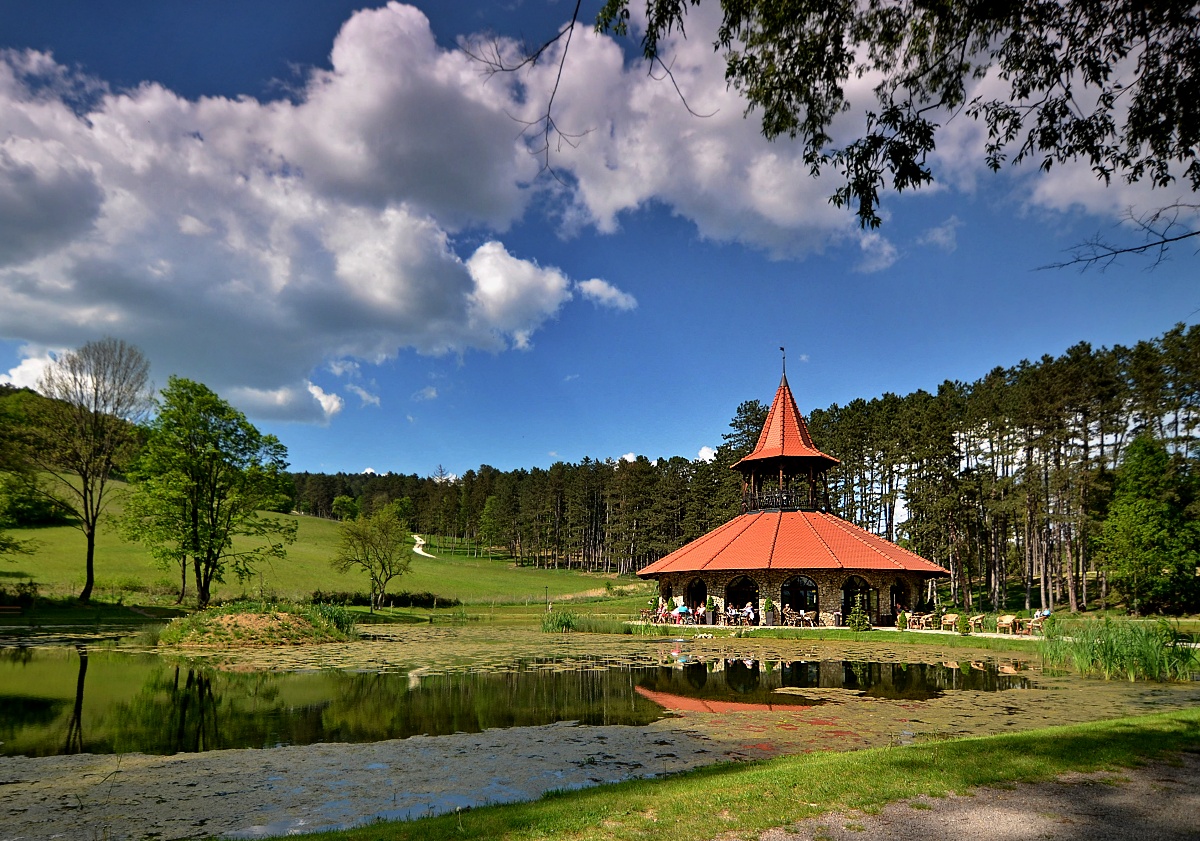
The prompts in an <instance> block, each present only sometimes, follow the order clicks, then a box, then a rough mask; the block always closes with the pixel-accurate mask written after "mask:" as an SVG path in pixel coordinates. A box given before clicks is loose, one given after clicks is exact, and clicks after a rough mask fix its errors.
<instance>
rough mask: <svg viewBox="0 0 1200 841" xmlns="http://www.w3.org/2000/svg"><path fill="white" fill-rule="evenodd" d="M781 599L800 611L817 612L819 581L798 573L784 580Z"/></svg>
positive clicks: (786, 605)
mask: <svg viewBox="0 0 1200 841" xmlns="http://www.w3.org/2000/svg"><path fill="white" fill-rule="evenodd" d="M779 601H780V602H781V603H782V604H783V606H784V607H790V608H791V609H792V610H794V611H796V612H797V613H799V612H800V611H802V610H803V611H805V612H808V613H817V612H818V609H817V604H818V603H817V583H816V582H815V581H813V580H812V579H811V578H809V577H808V576H806V575H797V576H794V577H792V578H789V579H788V580H787V581H785V582H783V587H782V589H781V590H780V593H779Z"/></svg>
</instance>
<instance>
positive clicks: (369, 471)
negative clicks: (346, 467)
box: [359, 467, 376, 476]
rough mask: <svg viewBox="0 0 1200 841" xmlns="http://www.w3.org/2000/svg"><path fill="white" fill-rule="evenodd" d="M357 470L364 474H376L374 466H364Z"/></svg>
mask: <svg viewBox="0 0 1200 841" xmlns="http://www.w3.org/2000/svg"><path fill="white" fill-rule="evenodd" d="M359 472H361V473H362V474H363V475H364V476H374V475H376V473H375V468H374V467H364V468H363V469H362V470H361V471H359Z"/></svg>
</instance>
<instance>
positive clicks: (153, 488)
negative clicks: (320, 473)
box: [123, 377, 296, 608]
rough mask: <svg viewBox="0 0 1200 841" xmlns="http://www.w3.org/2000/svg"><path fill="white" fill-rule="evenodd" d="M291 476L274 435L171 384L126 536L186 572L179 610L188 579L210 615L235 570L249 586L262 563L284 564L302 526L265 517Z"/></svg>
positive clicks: (209, 395) (140, 465) (181, 383)
mask: <svg viewBox="0 0 1200 841" xmlns="http://www.w3.org/2000/svg"><path fill="white" fill-rule="evenodd" d="M286 467H287V448H285V447H284V446H283V444H281V443H279V440H278V439H277V438H275V436H273V435H263V434H262V433H261V432H259V431H258V430H257V429H255V427H254V426H253V425H252V424H251V423H250V422H249V421H247V420H246V417H245V415H243V414H242V413H241V412H239V411H238V410H237V409H235V408H234V407H233V406H231V405H229V404H228V403H226V402H225V401H224V400H222V399H221V398H220V397H218V396H217V395H216V394H215V393H213V392H212V391H211V390H210V389H209V388H208V387H207V386H204V385H201V384H200V383H197V382H192V381H191V380H186V379H181V378H179V377H172V378H171V379H170V381H169V383H168V385H167V388H166V389H164V390H163V392H162V395H161V397H160V400H159V405H158V413H157V415H156V417H155V418H154V421H153V422H152V423H151V424H150V434H149V440H148V442H147V444H146V448H145V451H144V452H143V453H142V455H141V457H140V458H139V459H138V461H137V463H136V465H135V466H134V469H133V470H132V471H131V474H130V477H131V479H132V480H133V481H134V488H133V492H132V493H131V494H130V496H129V499H128V500H127V502H126V507H125V515H124V518H123V527H124V531H125V533H126V534H127V535H128V536H129V537H131V538H133V539H135V540H138V541H140V542H142V543H145V544H146V545H148V546H149V547H150V551H151V552H152V554H153V555H154V557H155V558H156V559H157V560H158V561H159V562H160V563H162V564H164V565H165V566H167V567H174V568H177V569H179V570H180V576H181V586H180V593H179V598H180V601H182V600H183V596H184V589H185V588H186V584H187V576H188V572H189V571H190V572H191V573H192V575H193V577H194V580H195V584H196V603H197V605H198V606H199V607H201V608H204V607H206V606H207V605H208V602H209V599H210V597H211V592H212V584H213V582H214V581H216V582H220V581H224V580H225V573H226V571H227V570H229V569H232V570H233V572H234V573H235V574H236V575H237V576H238V578H239V579H245V578H247V577H249V576H250V575H251V574H253V572H254V570H255V567H256V564H258V563H259V562H260V561H263V560H268V559H271V558H284V557H286V550H285V548H284V546H285V544H288V543H291V542H292V541H294V540H295V536H296V523H295V522H294V521H291V520H287V519H281V518H278V517H270V516H265V515H264V514H263V513H262V512H264V511H271V510H275V509H276V508H278V507H279V504H280V499H281V497H283V496H285V494H286V491H287V488H288V483H287V481H286V477H285V475H284V473H283V471H284V469H285V468H286ZM235 539H236V541H237V542H236V543H235Z"/></svg>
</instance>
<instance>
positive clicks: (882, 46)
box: [596, 0, 1200, 227]
mask: <svg viewBox="0 0 1200 841" xmlns="http://www.w3.org/2000/svg"><path fill="white" fill-rule="evenodd" d="M697 4H698V0H692V2H691V3H685V2H681V1H680V0H676V1H675V2H665V3H664V2H658V0H646V7H645V8H646V25H645V29H644V31H643V35H642V40H641V46H642V52H643V55H644V56H645V58H646V59H647V60H648V61H651V62H657V63H660V64H663V66H664V67H666V66H667V65H669V64H670V57H669V56H663V55H662V53H661V50H662V41H663V39H664V38H665V37H666V36H667V35H668V34H669V33H671V32H672V31H674V30H676V29H677V30H678V31H680V32H683V25H684V20H685V18H686V17H687V14H688V9H689V7H690V6H693V5H697ZM630 5H631V0H607V2H606V4H605V5H604V7H603V8H602V10H601V11H600V13H599V15H598V16H597V22H596V28H597V29H599V30H601V31H612V32H615V33H617V34H627V32H628V21H629V18H630ZM720 7H721V11H722V20H721V23H720V25H719V27H718V29H717V32H716V43H715V45H714V46H715V48H716V49H718V50H720V51H721V52H723V54H724V59H725V78H726V80H727V81H728V83H729V84H730V86H731V87H733V88H735V89H736V90H738V91H739V92H741V94H742V95H743V96H745V98H746V100H747V102H748V103H749V106H748V108H749V110H758V111H760V112H761V114H762V131H763V134H764V135H765V136H766V137H768V138H772V139H774V138H777V137H789V138H792V139H795V140H798V141H799V142H800V144H801V148H802V149H803V153H804V160H805V162H806V163H807V164H808V165H809V167H810V171H811V172H812V174H813V175H816V174H818V173H820V172H822V171H824V170H826V169H828V168H830V167H832V168H834V169H836V170H837V171H838V172H839V173H840V176H841V179H842V183H841V185H840V186H838V187H837V188H836V189H835V191H834V193H833V195H832V197H831V201H832V202H833V203H834V204H836V205H838V206H847V205H849V206H853V205H857V214H858V219H859V221H860V223H861V224H862V225H863V226H864V227H876V226H878V225H879V224H880V221H881V220H880V215H879V212H878V205H879V193H880V191H881V190H886V189H894V190H896V191H897V192H899V191H902V190H905V189H909V188H917V187H921V186H923V185H926V184H929V183H931V182H932V181H933V180H934V178H933V173H932V170H931V168H930V166H929V164H928V161H927V158H928V156H929V155H930V154H931V153H933V152H934V151H935V149H936V140H937V134H938V131H939V129H941V128H942V126H944V125H945V124H946V122H947V121H949V120H950V119H951V118H952V117H953V116H955V115H958V114H961V113H963V112H965V113H966V115H968V116H970V117H972V118H974V119H976V120H980V121H982V123H983V124H984V126H986V128H987V141H986V144H985V146H984V148H983V149H982V150H981V151H982V153H983V155H984V157H985V160H986V162H987V164H988V166H990V167H991V168H992V169H994V170H998V169H1000V168H1001V167H1002V166H1003V165H1004V163H1005V162H1007V161H1010V160H1011V161H1012V163H1014V164H1016V163H1020V162H1022V161H1024V160H1027V159H1028V160H1033V161H1036V162H1037V163H1038V165H1039V166H1040V167H1041V168H1042V169H1044V170H1049V169H1050V168H1051V166H1052V165H1054V164H1063V163H1066V162H1069V161H1074V160H1081V161H1084V162H1086V163H1087V164H1088V165H1089V166H1090V167H1091V169H1092V171H1093V172H1094V173H1095V174H1096V176H1097V177H1098V178H1099V179H1101V180H1102V181H1104V182H1105V183H1106V184H1107V183H1108V182H1109V181H1110V180H1111V179H1112V178H1113V177H1114V176H1115V177H1117V178H1121V179H1123V180H1126V181H1129V182H1136V181H1140V180H1142V179H1146V180H1148V181H1150V182H1151V183H1152V184H1153V185H1154V186H1156V187H1166V186H1167V185H1169V184H1171V183H1173V182H1174V181H1175V180H1176V178H1180V177H1181V178H1182V181H1183V182H1184V184H1185V185H1186V188H1187V189H1190V190H1192V191H1193V192H1194V191H1196V190H1197V189H1200V161H1198V160H1197V159H1196V148H1197V144H1198V143H1200V110H1197V108H1196V106H1195V102H1196V99H1195V87H1196V80H1197V73H1198V71H1200V12H1198V10H1197V8H1196V7H1195V6H1193V5H1191V4H1188V3H1170V2H1165V3H1153V4H1146V3H1142V2H1135V0H1105V2H1097V3H1052V2H1036V3H1000V4H996V3H992V4H987V3H984V4H980V3H966V2H945V3H936V4H925V3H912V2H900V3H883V2H867V3H863V2H858V0H721V2H720ZM664 62H665V63H664ZM985 76H987V77H988V78H990V79H993V80H994V81H995V82H996V84H995V85H993V86H991V88H990V89H991V90H995V91H996V94H995V95H991V94H980V95H978V96H975V97H974V98H971V99H968V96H969V95H970V94H969V92H968V87H969V85H970V84H971V83H972V82H973V81H975V80H979V79H982V78H984V77H985ZM864 77H867V78H872V79H874V80H877V81H876V84H875V87H874V89H873V91H872V94H873V97H874V103H873V104H871V105H870V106H869V107H866V108H864V109H863V111H862V112H861V117H860V120H861V122H860V123H859V126H858V128H857V129H856V130H854V132H855V133H856V134H858V137H857V138H856V139H854V140H852V141H850V142H849V143H847V144H846V145H844V146H841V147H838V146H836V145H835V139H834V137H833V136H832V131H833V129H832V124H833V122H834V121H835V120H838V121H839V123H844V122H845V120H846V118H845V117H844V116H840V115H843V114H844V113H845V112H847V111H850V110H852V109H855V108H857V107H862V105H863V103H860V102H851V100H850V98H849V96H848V94H847V87H848V85H849V84H850V83H851V82H852V81H853V80H857V79H861V78H864Z"/></svg>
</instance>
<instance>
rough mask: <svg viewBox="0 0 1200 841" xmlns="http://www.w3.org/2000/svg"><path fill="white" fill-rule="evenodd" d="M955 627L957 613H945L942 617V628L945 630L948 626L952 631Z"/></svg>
mask: <svg viewBox="0 0 1200 841" xmlns="http://www.w3.org/2000/svg"><path fill="white" fill-rule="evenodd" d="M957 627H958V614H957V613H947V614H946V615H945V616H943V617H942V630H943V631H944V630H946V628H949V629H950V630H951V631H953V630H954V629H955V628H957Z"/></svg>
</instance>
